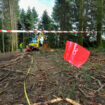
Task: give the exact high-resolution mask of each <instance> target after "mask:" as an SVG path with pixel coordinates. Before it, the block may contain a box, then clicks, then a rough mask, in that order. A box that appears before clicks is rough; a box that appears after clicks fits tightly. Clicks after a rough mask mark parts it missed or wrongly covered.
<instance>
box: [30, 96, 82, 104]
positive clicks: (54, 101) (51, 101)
mask: <svg viewBox="0 0 105 105" xmlns="http://www.w3.org/2000/svg"><path fill="white" fill-rule="evenodd" d="M63 100H65V101H67V102H68V103H70V104H72V105H81V104H79V103H77V102H75V101H74V100H72V99H69V98H65V99H62V98H59V97H58V98H56V99H52V100H50V101H47V102H39V103H34V104H31V105H49V104H54V103H57V102H60V101H63Z"/></svg>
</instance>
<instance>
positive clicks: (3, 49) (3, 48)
mask: <svg viewBox="0 0 105 105" xmlns="http://www.w3.org/2000/svg"><path fill="white" fill-rule="evenodd" d="M3 6H4V5H3V2H2V29H3V28H4V25H3V24H4V23H3V18H4V14H3ZM2 46H3V47H2V51H3V53H4V52H5V44H4V33H2Z"/></svg>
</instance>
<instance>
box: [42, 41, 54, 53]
mask: <svg viewBox="0 0 105 105" xmlns="http://www.w3.org/2000/svg"><path fill="white" fill-rule="evenodd" d="M40 49H41V50H46V51H51V52H53V51H54V49H51V48H50V46H49V43H44V44H43V46H42V47H40Z"/></svg>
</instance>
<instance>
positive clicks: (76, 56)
mask: <svg viewBox="0 0 105 105" xmlns="http://www.w3.org/2000/svg"><path fill="white" fill-rule="evenodd" d="M89 55H90V51H88V50H87V49H85V48H83V47H82V46H80V45H78V44H77V43H74V42H71V41H67V42H66V48H65V53H64V59H65V60H66V61H68V62H69V63H71V64H72V65H74V66H76V67H78V68H79V67H81V66H82V65H83V64H84V63H85V62H86V61H87V59H88V57H89Z"/></svg>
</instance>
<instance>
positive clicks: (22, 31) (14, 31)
mask: <svg viewBox="0 0 105 105" xmlns="http://www.w3.org/2000/svg"><path fill="white" fill-rule="evenodd" d="M0 32H4V33H42V32H43V33H95V32H96V31H50V30H49V31H46V30H41V31H38V30H0Z"/></svg>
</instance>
